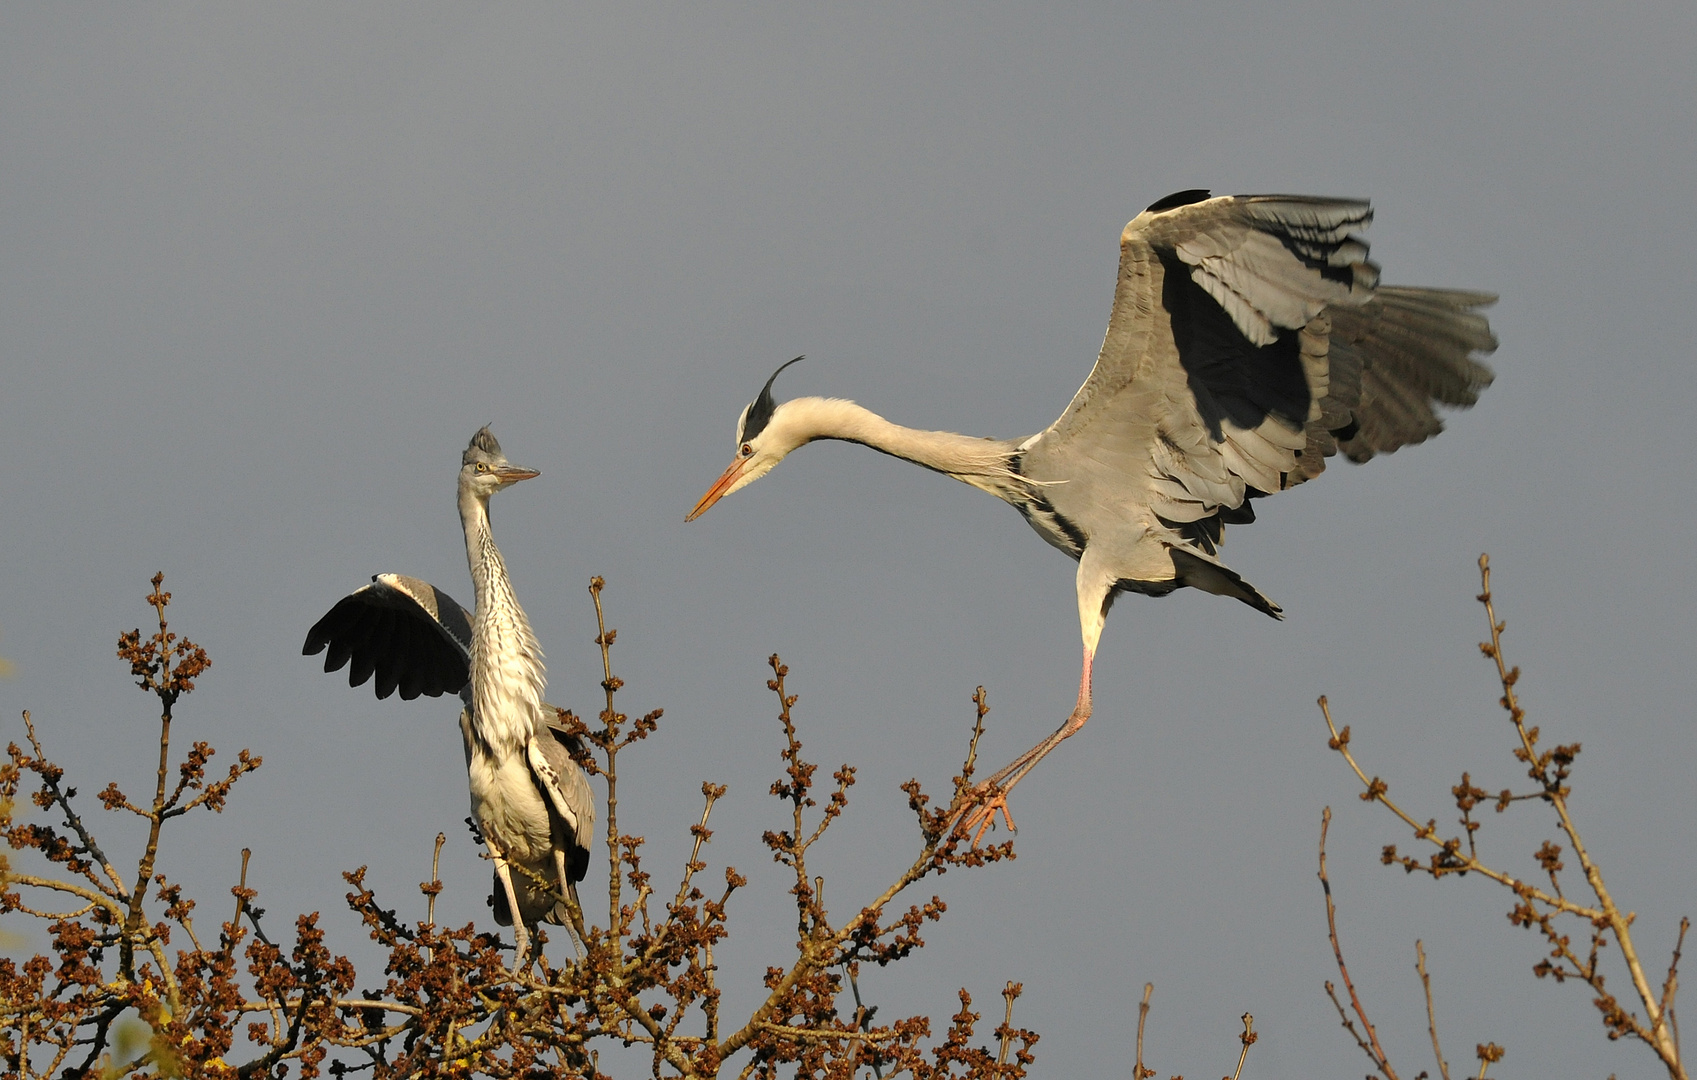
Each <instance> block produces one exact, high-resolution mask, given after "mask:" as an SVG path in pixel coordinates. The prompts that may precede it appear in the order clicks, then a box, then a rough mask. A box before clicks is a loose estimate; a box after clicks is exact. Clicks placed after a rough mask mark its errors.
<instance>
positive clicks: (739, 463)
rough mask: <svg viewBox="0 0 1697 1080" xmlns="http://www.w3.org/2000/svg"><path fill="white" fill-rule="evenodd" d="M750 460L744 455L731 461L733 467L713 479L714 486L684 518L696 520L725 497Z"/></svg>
mask: <svg viewBox="0 0 1697 1080" xmlns="http://www.w3.org/2000/svg"><path fill="white" fill-rule="evenodd" d="M748 462H749V459H748V458H744V457H739V458H737V459H736V460H735V461H733V462H731V467H730V468H728V469H726V470H725V471H724V474H723V475H721V476H720V477H719V479H717V480H715V481H713V486H712V487H710V488H708V489H707V494H705V495H703V496H702V497H701V501H700V502H698V503H696V504H695V509H694V510H691V511H690V512H689V516H688V517H686V518H684V520H685V521H694V520H695V519H696V518H698V517H700V516H701V515H702V514H705V513H706V512H707V511H708V509H709V508H710V507H712V505H713V504H714V503H716V502H718V501H719V500H720V499H722V498H724V497H725V492H727V491H729V490H731V485H733V484H735V483H736V482H737V478H738V477H740V476H741V475H742V470H743V468H744V466H746V465H747V464H748Z"/></svg>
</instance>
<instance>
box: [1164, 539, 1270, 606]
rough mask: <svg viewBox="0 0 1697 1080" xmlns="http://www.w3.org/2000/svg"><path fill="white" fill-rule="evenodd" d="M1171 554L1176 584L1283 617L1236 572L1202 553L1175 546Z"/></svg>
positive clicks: (1170, 549)
mask: <svg viewBox="0 0 1697 1080" xmlns="http://www.w3.org/2000/svg"><path fill="white" fill-rule="evenodd" d="M1167 550H1168V551H1169V552H1171V553H1172V557H1173V569H1174V570H1175V571H1176V572H1177V574H1178V579H1179V581H1181V582H1183V583H1184V584H1186V585H1189V586H1190V587H1191V588H1193V589H1201V590H1202V591H1203V592H1211V593H1213V594H1214V595H1215V596H1230V597H1232V598H1234V599H1237V600H1242V601H1243V602H1244V603H1246V604H1248V605H1249V606H1250V607H1252V608H1254V609H1255V610H1256V611H1259V612H1262V613H1264V614H1267V615H1271V616H1272V617H1273V618H1275V619H1282V618H1284V617H1285V616H1284V609H1283V608H1281V607H1279V605H1277V604H1275V603H1273V602H1272V601H1271V600H1269V599H1267V598H1266V597H1265V596H1263V595H1261V591H1260V590H1259V589H1257V588H1256V587H1255V586H1253V585H1251V584H1250V583H1249V582H1247V581H1245V580H1243V577H1242V575H1240V574H1239V573H1238V572H1237V571H1236V570H1233V569H1232V568H1231V567H1229V566H1227V565H1225V564H1224V563H1222V562H1219V561H1217V560H1214V559H1210V558H1208V557H1207V556H1206V555H1203V554H1202V553H1200V552H1198V551H1195V550H1192V549H1189V548H1183V547H1178V546H1176V545H1175V546H1172V547H1169V548H1168V549H1167Z"/></svg>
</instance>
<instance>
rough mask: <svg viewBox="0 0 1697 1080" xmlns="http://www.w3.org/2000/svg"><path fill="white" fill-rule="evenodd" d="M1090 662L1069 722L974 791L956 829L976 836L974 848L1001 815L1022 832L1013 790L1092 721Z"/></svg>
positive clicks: (1087, 659) (1086, 661)
mask: <svg viewBox="0 0 1697 1080" xmlns="http://www.w3.org/2000/svg"><path fill="white" fill-rule="evenodd" d="M1090 661H1091V656H1090V654H1089V653H1086V654H1085V657H1084V677H1083V678H1082V679H1081V680H1080V684H1079V691H1078V704H1077V705H1075V706H1074V707H1073V710H1072V714H1071V715H1069V716H1068V717H1067V720H1066V723H1064V724H1062V725H1061V726H1060V727H1058V728H1056V729H1055V731H1054V733H1053V734H1051V735H1050V736H1049V737H1048V738H1046V739H1044V740H1043V741H1042V742H1040V743H1038V744H1037V745H1036V746H1033V747H1032V748H1031V749H1029V750H1027V751H1026V752H1025V753H1023V754H1021V755H1019V756H1018V757H1016V758H1014V759H1013V760H1012V761H1010V762H1008V764H1007V766H1006V767H1005V768H1003V769H1002V771H1001V772H998V773H997V774H996V775H994V776H992V777H990V778H989V779H988V780H986V781H984V782H983V783H982V784H979V785H978V786H977V787H976V788H974V789H973V795H974V798H973V801H972V802H970V803H968V804H967V806H966V807H965V808H964V809H962V810H961V812H960V818H959V820H958V821H957V823H956V824H955V830H956V831H957V832H959V833H960V834H961V835H963V836H964V835H968V834H970V835H971V836H972V846H973V847H977V846H978V845H979V844H980V843H981V842H982V841H983V839H984V834H985V833H986V832H987V831H989V829H990V826H992V825H994V824H995V822H996V815H997V814H1001V815H1002V820H1003V821H1004V822H1006V823H1007V826H1008V831H1009V832H1018V831H1019V829H1018V827H1016V826H1015V825H1014V823H1013V815H1012V814H1011V813H1009V812H1008V795H1009V793H1010V792H1012V791H1013V789H1014V785H1015V784H1017V783H1019V782H1020V781H1021V780H1023V779H1025V775H1026V774H1027V773H1029V772H1030V771H1031V770H1032V768H1033V767H1035V766H1036V764H1037V763H1038V762H1039V761H1042V760H1043V757H1044V755H1046V754H1047V753H1048V752H1049V751H1051V750H1053V749H1054V748H1055V747H1057V746H1059V745H1060V744H1061V743H1062V742H1063V741H1064V740H1066V739H1069V738H1071V737H1072V736H1073V734H1074V733H1076V732H1077V731H1078V730H1079V729H1080V728H1082V727H1084V724H1085V721H1087V720H1089V719H1090V711H1091V709H1090Z"/></svg>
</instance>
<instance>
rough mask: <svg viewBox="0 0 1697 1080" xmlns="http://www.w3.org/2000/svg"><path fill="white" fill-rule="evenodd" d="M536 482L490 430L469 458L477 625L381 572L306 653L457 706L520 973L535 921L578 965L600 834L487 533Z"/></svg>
mask: <svg viewBox="0 0 1697 1080" xmlns="http://www.w3.org/2000/svg"><path fill="white" fill-rule="evenodd" d="M536 475H537V473H536V471H535V470H534V469H522V468H519V467H518V466H516V465H513V464H511V463H510V462H508V461H507V458H506V456H505V455H504V454H502V453H501V444H500V443H498V442H496V441H495V436H494V435H492V434H491V433H490V431H489V429H488V428H487V427H485V428H483V429H482V430H480V431H479V432H478V433H477V434H476V435H474V436H472V440H471V445H469V446H467V447H466V451H465V454H464V456H463V457H462V458H461V466H460V476H459V507H460V524H461V525H463V526H464V528H465V544H466V561H467V562H468V563H469V564H470V566H471V583H472V589H473V591H474V592H475V594H476V610H475V613H474V614H472V615H470V616H468V615H467V614H466V611H465V609H464V608H462V607H460V605H458V604H456V603H455V602H454V601H453V600H452V599H451V598H450V597H449V596H448V595H447V594H446V593H444V592H442V591H441V590H440V589H438V588H436V587H435V586H434V585H430V584H428V583H426V582H423V581H419V580H418V579H416V578H410V577H403V576H402V575H399V574H378V575H377V576H375V577H373V578H372V579H371V584H370V585H367V586H365V587H364V588H361V589H358V590H356V591H355V592H353V593H351V594H350V595H348V596H346V597H344V598H342V600H341V601H340V602H338V603H337V604H336V606H335V607H333V608H331V609H330V611H329V612H328V613H327V614H326V615H325V616H324V617H323V618H322V619H320V620H318V622H317V624H315V625H314V626H313V628H312V629H311V631H309V632H308V633H307V636H306V644H305V646H304V647H303V648H302V650H301V651H302V652H303V653H304V654H305V655H307V656H312V655H315V654H316V653H318V652H320V651H322V650H324V649H325V648H326V647H328V649H329V650H330V651H329V655H327V656H326V657H325V658H324V670H325V671H338V670H340V669H341V668H342V666H343V665H344V664H347V663H349V662H350V661H352V663H353V667H352V668H351V669H350V670H349V672H348V684H349V685H350V686H360V685H363V684H364V683H365V682H366V681H367V680H368V679H370V678H371V677H372V675H373V674H375V675H376V676H377V686H376V690H377V696H378V697H379V698H386V697H388V696H389V695H390V694H392V693H394V692H395V691H396V690H397V689H399V690H400V692H401V697H402V698H403V699H406V700H411V699H412V698H416V697H418V696H419V695H420V694H425V695H428V696H430V697H439V696H440V695H442V694H444V693H457V694H459V695H460V698H461V699H462V701H463V702H464V706H465V707H464V708H463V709H462V710H461V712H460V736H461V739H462V741H463V742H464V744H465V757H466V770H467V773H468V774H469V778H470V781H471V813H472V819H473V820H474V821H475V822H476V823H477V827H478V831H479V832H481V833H482V834H483V839H484V841H485V842H486V843H487V844H488V846H489V856H490V858H491V859H492V860H493V861H494V863H495V889H494V907H495V921H496V922H497V923H499V924H500V925H502V926H512V927H513V928H514V929H513V937H514V939H515V943H516V946H517V953H518V957H519V962H520V963H522V962H523V961H524V959H525V958H526V956H527V955H528V950H529V940H528V934H527V930H526V928H527V927H529V926H534V925H536V924H537V923H538V922H549V923H556V924H561V925H564V926H565V927H566V928H567V933H568V935H570V936H571V937H572V944H573V946H574V947H575V948H579V949H580V955H581V945H580V943H579V942H578V940H577V937H576V933H575V930H574V929H573V927H572V921H571V912H570V909H569V908H568V907H567V904H566V898H567V897H570V899H571V903H572V904H574V905H575V904H577V883H578V882H579V881H581V880H583V876H584V874H585V872H586V871H587V870H588V869H589V844H590V841H591V839H592V838H593V835H594V827H595V798H594V795H593V794H592V793H591V791H590V788H589V781H588V779H587V778H586V777H585V776H584V775H583V770H582V769H580V768H579V767H578V766H577V763H576V762H574V761H573V760H572V756H571V750H572V749H573V748H574V743H575V740H574V739H573V738H572V737H571V736H569V735H567V734H566V733H565V732H564V731H562V730H560V728H559V727H558V726H556V719H555V711H554V708H553V706H551V705H548V704H547V703H545V702H544V701H543V700H542V691H543V688H544V686H545V685H546V684H547V676H546V673H545V671H544V668H543V665H542V649H541V647H540V646H539V645H538V644H537V642H536V635H535V634H534V633H532V632H531V629H530V620H529V619H527V618H526V617H525V614H524V609H523V608H521V607H519V602H518V599H517V597H515V596H514V595H513V587H512V583H511V581H510V580H509V579H508V577H507V565H506V563H505V562H504V561H502V559H501V552H500V551H499V550H497V549H496V547H495V540H494V537H493V536H492V535H491V534H490V532H489V499H490V496H492V495H494V494H495V493H496V492H497V491H500V490H502V489H504V488H506V487H508V486H510V485H512V484H516V483H518V482H519V481H520V480H528V479H530V478H531V477H533V476H536ZM513 867H518V868H519V870H520V871H521V872H520V874H519V875H518V878H519V880H517V881H514V875H513V873H512V868H513ZM579 910H581V907H580V908H579ZM515 913H516V917H515Z"/></svg>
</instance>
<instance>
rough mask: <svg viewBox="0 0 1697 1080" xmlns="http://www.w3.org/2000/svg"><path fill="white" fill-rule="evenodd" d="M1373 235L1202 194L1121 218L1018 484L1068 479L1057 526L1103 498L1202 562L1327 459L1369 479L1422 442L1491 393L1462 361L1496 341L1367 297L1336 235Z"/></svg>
mask: <svg viewBox="0 0 1697 1080" xmlns="http://www.w3.org/2000/svg"><path fill="white" fill-rule="evenodd" d="M1371 221H1372V209H1371V207H1369V206H1368V204H1367V203H1365V202H1362V201H1357V200H1349V199H1327V198H1316V197H1310V196H1293V195H1249V196H1232V197H1226V198H1218V199H1210V198H1207V193H1206V192H1200V191H1197V192H1183V193H1180V194H1179V195H1175V196H1171V197H1169V198H1168V199H1163V200H1162V201H1161V202H1158V203H1156V204H1155V205H1154V206H1152V207H1150V208H1149V209H1148V210H1146V211H1144V212H1143V213H1141V214H1139V215H1138V216H1137V217H1135V218H1133V219H1132V221H1131V222H1130V224H1128V225H1127V226H1126V228H1125V232H1124V233H1123V234H1122V236H1121V240H1120V271H1119V282H1118V286H1117V288H1116V290H1115V294H1114V310H1113V315H1112V317H1111V318H1110V320H1109V323H1108V332H1107V336H1106V338H1105V339H1104V340H1103V343H1102V352H1101V354H1100V356H1099V357H1098V359H1097V361H1096V366H1095V368H1094V369H1093V370H1092V371H1091V373H1090V377H1089V378H1088V379H1087V380H1085V383H1084V386H1083V387H1082V388H1081V389H1080V390H1079V392H1078V394H1077V396H1075V397H1074V398H1073V401H1072V404H1070V405H1069V406H1068V407H1067V410H1066V412H1064V413H1063V414H1062V415H1061V417H1060V419H1059V420H1057V421H1056V422H1055V423H1054V424H1053V425H1052V426H1051V427H1050V428H1049V429H1048V430H1046V431H1044V432H1042V433H1041V434H1039V435H1038V436H1036V437H1035V438H1033V439H1032V440H1029V441H1028V442H1027V444H1026V452H1025V457H1024V459H1023V461H1022V467H1023V471H1024V472H1025V473H1026V474H1027V475H1028V476H1031V477H1033V478H1034V479H1037V480H1045V479H1051V478H1056V479H1059V478H1065V479H1067V481H1068V482H1067V484H1066V485H1065V487H1074V488H1075V491H1073V492H1071V493H1068V492H1066V491H1065V490H1064V487H1057V488H1052V489H1048V492H1047V493H1048V494H1049V496H1050V498H1051V499H1052V501H1053V502H1054V503H1055V505H1056V506H1057V507H1060V506H1061V505H1062V504H1063V503H1065V502H1069V501H1074V500H1081V499H1082V500H1095V501H1096V502H1100V501H1102V499H1103V495H1102V493H1103V492H1105V491H1115V492H1117V494H1116V495H1115V496H1114V498H1116V499H1120V500H1128V501H1131V502H1135V503H1136V504H1138V505H1139V506H1141V507H1147V508H1148V509H1150V510H1153V511H1154V513H1155V514H1156V515H1158V516H1159V517H1160V518H1161V519H1163V520H1165V521H1167V522H1169V523H1173V524H1176V525H1185V524H1187V523H1203V524H1198V525H1197V526H1196V527H1194V528H1191V529H1188V530H1186V535H1187V536H1190V537H1191V538H1192V539H1193V540H1194V541H1195V542H1196V544H1197V547H1198V549H1199V550H1202V551H1205V552H1207V553H1209V554H1211V553H1212V548H1213V544H1214V542H1217V540H1218V538H1219V527H1218V526H1219V524H1220V523H1221V522H1226V523H1230V522H1233V521H1246V520H1251V519H1252V516H1253V515H1252V514H1251V513H1250V512H1249V509H1248V508H1247V507H1245V506H1244V503H1245V500H1247V499H1248V498H1251V497H1253V496H1256V495H1264V494H1267V493H1270V492H1275V491H1280V490H1283V489H1284V488H1287V487H1291V486H1293V485H1294V484H1297V483H1301V482H1302V481H1303V480H1306V479H1309V478H1310V477H1312V476H1315V475H1318V473H1319V472H1320V471H1321V470H1322V469H1324V467H1325V465H1324V458H1325V457H1326V456H1327V455H1329V454H1332V453H1334V452H1336V451H1337V450H1338V449H1340V448H1341V449H1343V450H1344V452H1345V453H1346V454H1348V455H1349V456H1350V457H1352V458H1354V459H1355V460H1366V459H1367V458H1369V457H1371V456H1372V455H1373V454H1374V453H1375V452H1388V451H1390V450H1394V449H1395V448H1396V447H1398V446H1401V445H1404V444H1406V443H1410V442H1419V441H1421V440H1422V439H1425V438H1427V437H1428V436H1430V435H1432V434H1434V433H1436V432H1437V431H1438V430H1439V429H1440V427H1441V424H1440V423H1439V421H1438V419H1437V415H1436V412H1435V406H1436V405H1438V404H1448V405H1470V404H1472V403H1473V401H1474V400H1475V399H1476V397H1477V395H1478V392H1479V390H1481V389H1482V388H1483V387H1485V386H1486V385H1488V384H1489V383H1490V380H1491V372H1490V369H1489V368H1487V367H1485V366H1484V365H1483V364H1481V363H1479V362H1478V361H1477V360H1475V359H1474V358H1473V354H1475V353H1485V352H1489V351H1491V350H1492V349H1493V348H1495V347H1496V339H1495V338H1494V337H1493V336H1492V335H1491V331H1490V326H1489V324H1488V323H1487V322H1486V320H1485V318H1484V316H1482V315H1480V314H1479V313H1478V312H1477V311H1476V310H1475V309H1477V308H1479V307H1482V306H1484V305H1485V304H1488V303H1490V302H1491V300H1492V299H1494V298H1493V297H1490V296H1488V295H1486V294H1482V293H1463V292H1449V291H1443V290H1436V289H1409V288H1391V287H1385V288H1380V287H1379V286H1378V277H1379V272H1378V267H1377V266H1375V265H1374V264H1373V263H1372V262H1370V261H1368V259H1367V244H1366V242H1365V241H1363V240H1362V239H1361V238H1360V237H1359V236H1357V235H1356V234H1355V232H1354V231H1353V230H1356V229H1362V228H1365V227H1366V226H1367V225H1368V224H1369V223H1370V222H1371ZM1092 471H1095V472H1096V473H1100V474H1101V475H1100V476H1098V477H1096V478H1095V479H1094V481H1093V480H1092V476H1091V473H1092ZM1075 480H1079V481H1082V482H1079V483H1076V484H1075V483H1074V481H1075ZM1108 509H1109V510H1110V512H1112V511H1113V510H1114V509H1115V508H1113V507H1109V508H1108ZM1122 509H1123V508H1122ZM1082 512H1083V511H1082V510H1078V511H1075V513H1082Z"/></svg>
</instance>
